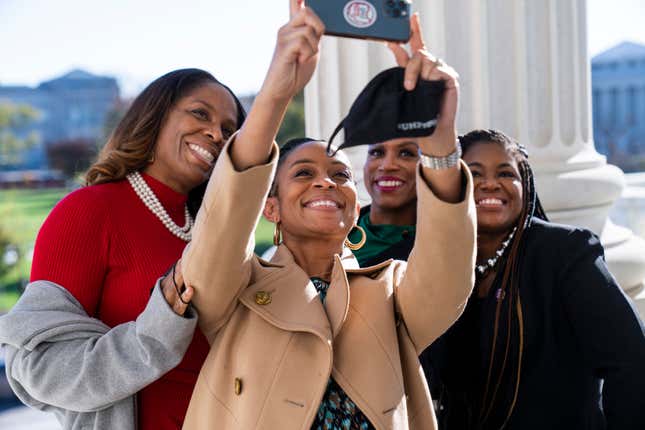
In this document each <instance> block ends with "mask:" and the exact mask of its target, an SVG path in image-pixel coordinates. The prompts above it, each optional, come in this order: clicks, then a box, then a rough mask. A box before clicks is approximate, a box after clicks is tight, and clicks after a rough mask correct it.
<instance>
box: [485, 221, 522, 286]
mask: <svg viewBox="0 0 645 430" xmlns="http://www.w3.org/2000/svg"><path fill="white" fill-rule="evenodd" d="M516 230H517V227H515V228H514V229H513V231H511V234H509V235H508V237H507V238H506V240H505V241H504V242H502V246H500V247H499V249H498V250H497V251H495V256H494V257H493V258H489V259H488V260H486V262H485V263H484V264H477V265H476V266H475V268H476V270H477V272H476V273H477V275H479V276H480V277H482V276H484V275H486V274H487V273H488V272H489V271H491V270H493V269H494V268H495V266H497V262H498V261H499V259H500V258H501V257H502V255H504V252H505V251H506V248H508V245H509V244H510V243H511V240H513V236H514V235H515V231H516Z"/></svg>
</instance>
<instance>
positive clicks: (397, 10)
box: [306, 0, 412, 42]
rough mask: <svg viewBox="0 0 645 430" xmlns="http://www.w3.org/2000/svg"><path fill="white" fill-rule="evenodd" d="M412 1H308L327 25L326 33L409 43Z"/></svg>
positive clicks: (308, 4)
mask: <svg viewBox="0 0 645 430" xmlns="http://www.w3.org/2000/svg"><path fill="white" fill-rule="evenodd" d="M411 3H412V2H411V1H410V0H307V3H306V4H307V6H309V7H310V8H312V9H313V10H314V12H316V14H317V15H318V16H319V17H320V19H321V20H322V21H323V23H324V24H325V34H329V35H332V36H341V37H353V38H358V39H373V40H389V41H394V42H407V41H408V40H409V39H410V14H411V13H412V12H411Z"/></svg>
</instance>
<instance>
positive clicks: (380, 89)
mask: <svg viewBox="0 0 645 430" xmlns="http://www.w3.org/2000/svg"><path fill="white" fill-rule="evenodd" d="M404 72H405V69H403V68H402V67H394V68H392V69H388V70H385V71H383V72H381V73H379V74H378V75H376V77H374V79H372V80H371V81H370V82H369V83H368V84H367V86H366V87H365V88H364V89H363V91H361V93H360V94H359V95H358V97H357V98H356V100H355V101H354V103H353V104H352V107H351V108H350V109H349V114H348V115H347V116H346V117H345V119H343V120H342V121H341V122H340V124H338V127H336V130H334V133H333V134H332V136H331V138H330V139H329V144H328V146H327V153H329V154H330V155H331V154H333V153H335V152H336V151H338V150H339V149H342V148H349V147H352V146H357V145H369V144H373V143H379V142H384V141H386V140H390V139H397V138H401V137H424V136H430V135H431V134H432V132H433V131H434V129H435V126H436V123H437V117H438V115H439V109H440V106H441V100H442V96H443V93H444V90H445V83H444V82H443V81H425V80H422V79H420V80H419V81H418V83H417V86H416V88H415V89H414V90H412V91H408V90H406V89H405V88H404V87H403V77H404ZM341 129H344V130H345V142H343V144H342V145H340V146H339V147H338V148H335V147H333V146H332V142H333V140H334V138H335V137H336V135H337V134H338V132H339V131H340V130H341Z"/></svg>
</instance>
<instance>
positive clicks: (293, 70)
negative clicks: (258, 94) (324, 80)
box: [262, 0, 325, 100]
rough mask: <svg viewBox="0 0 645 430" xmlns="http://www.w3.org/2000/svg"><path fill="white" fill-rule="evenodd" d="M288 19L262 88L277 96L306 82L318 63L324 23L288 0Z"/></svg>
mask: <svg viewBox="0 0 645 430" xmlns="http://www.w3.org/2000/svg"><path fill="white" fill-rule="evenodd" d="M289 8H290V19H289V22H288V23H287V24H285V25H284V26H282V27H281V28H280V31H279V32H278V40H277V42H276V47H275V51H274V53H273V59H272V60H271V66H270V67H269V71H268V72H267V76H266V78H265V80H264V84H263V86H262V90H263V91H264V92H265V94H268V95H270V96H271V97H272V98H275V99H278V100H284V99H290V98H291V97H293V96H294V95H296V94H297V93H298V92H299V91H301V90H302V89H303V88H304V86H305V85H306V84H307V82H309V80H310V79H311V76H312V75H313V73H314V71H315V70H316V65H317V64H318V51H319V48H320V38H321V37H322V35H323V33H324V31H325V26H324V24H323V23H322V21H321V20H320V18H318V16H317V15H316V14H315V13H314V12H313V11H312V10H311V9H310V8H308V7H306V5H305V1H304V0H289Z"/></svg>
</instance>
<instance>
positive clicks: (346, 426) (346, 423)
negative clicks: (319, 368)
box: [311, 278, 374, 430]
mask: <svg viewBox="0 0 645 430" xmlns="http://www.w3.org/2000/svg"><path fill="white" fill-rule="evenodd" d="M311 282H312V283H313V284H314V286H315V287H316V290H317V291H318V294H320V300H321V301H322V302H323V303H324V302H325V298H326V297H327V289H328V288H329V283H327V282H325V281H323V280H322V279H319V278H311ZM311 430H374V426H373V425H372V423H370V421H369V420H368V419H367V417H366V416H365V415H364V414H363V412H361V410H360V409H358V407H357V406H356V404H355V403H354V402H353V401H352V399H350V398H349V396H348V395H347V394H346V393H345V391H344V390H343V389H342V388H341V387H340V386H339V385H338V384H337V383H336V381H334V379H333V378H329V383H328V384H327V390H326V391H325V395H324V396H323V398H322V401H321V402H320V407H319V408H318V413H317V414H316V417H315V418H314V422H313V424H312V425H311Z"/></svg>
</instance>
